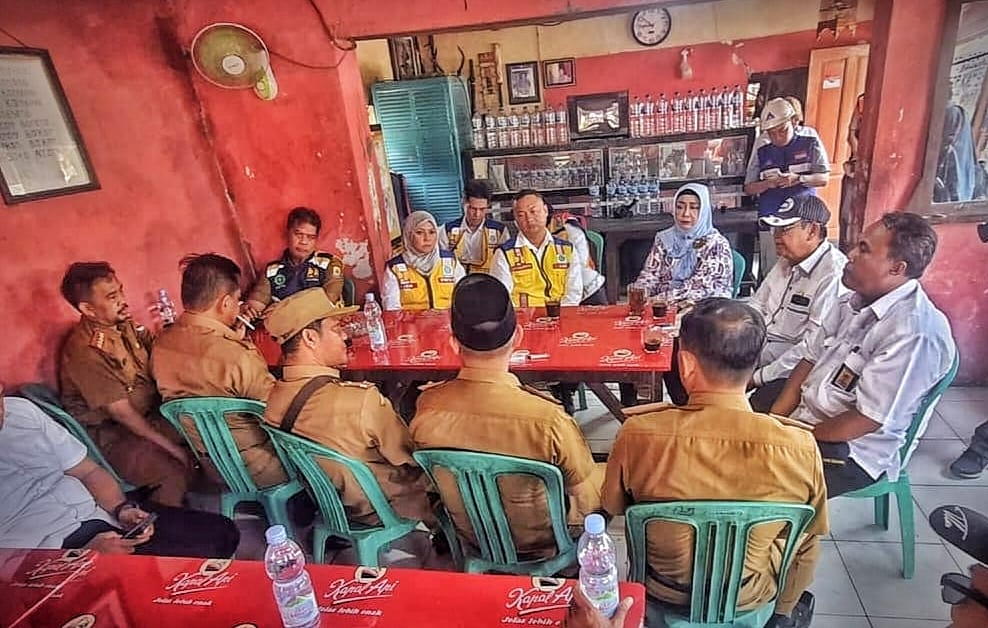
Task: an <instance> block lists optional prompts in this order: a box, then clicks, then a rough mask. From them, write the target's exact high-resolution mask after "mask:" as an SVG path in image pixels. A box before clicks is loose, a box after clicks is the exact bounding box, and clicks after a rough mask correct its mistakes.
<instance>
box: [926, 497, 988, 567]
mask: <svg viewBox="0 0 988 628" xmlns="http://www.w3.org/2000/svg"><path fill="white" fill-rule="evenodd" d="M913 499H915V500H916V504H917V505H918V506H919V508H920V510H922V511H923V518H924V519H928V518H929V515H930V513H931V512H933V510H934V509H935V508H936V507H937V506H946V505H948V504H958V505H960V506H967V507H968V508H974V509H975V510H977V511H979V512H982V513H988V487H985V486H943V487H922V486H917V487H915V488H913ZM944 545H945V546H946V547H947V551H949V552H950V555H951V556H953V557H954V561H955V562H956V563H957V567H958V568H959V569H960V570H961V571H966V570H967V568H968V566H970V565H972V564H973V563H975V562H976V561H975V560H974V559H973V558H971V556H970V555H968V554H967V553H966V552H964V551H963V550H960V549H958V548H956V547H954V546H953V545H951V544H950V543H944Z"/></svg>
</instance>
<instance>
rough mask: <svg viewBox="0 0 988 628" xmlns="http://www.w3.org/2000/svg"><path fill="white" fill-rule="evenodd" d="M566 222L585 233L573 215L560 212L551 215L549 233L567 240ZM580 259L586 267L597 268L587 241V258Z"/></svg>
mask: <svg viewBox="0 0 988 628" xmlns="http://www.w3.org/2000/svg"><path fill="white" fill-rule="evenodd" d="M567 224H569V225H573V226H574V227H576V228H577V229H580V230H581V231H583V232H584V233H586V231H587V230H586V229H584V228H583V225H581V224H580V221H579V219H577V218H576V217H575V216H574V217H571V216H570V215H569V214H562V213H560V214H555V215H554V216H553V217H552V222H551V223H549V233H551V234H552V235H553V237H556V238H559V239H560V240H565V241H567V242H569V232H568V231H566V225H567ZM581 261H582V262H583V265H584V266H586V267H587V268H590V269H592V270H597V262H596V261H595V260H594V259H593V255H592V253H591V252H590V245H589V243H588V244H587V259H585V260H581Z"/></svg>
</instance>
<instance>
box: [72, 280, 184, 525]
mask: <svg viewBox="0 0 988 628" xmlns="http://www.w3.org/2000/svg"><path fill="white" fill-rule="evenodd" d="M62 296H64V297H65V300H66V301H68V302H69V304H70V305H72V307H74V308H76V309H77V310H78V311H79V312H80V313H81V314H82V317H81V318H80V319H79V324H78V325H76V326H75V327H74V328H73V329H72V331H71V332H70V333H69V337H68V339H67V340H66V342H65V345H64V346H63V348H62V356H61V364H60V367H59V379H60V380H61V388H62V405H63V406H65V409H66V411H67V412H68V413H69V414H71V415H72V416H74V417H75V418H76V419H77V420H78V421H79V422H80V423H82V425H83V426H84V427H85V428H86V431H87V432H88V433H89V436H90V437H91V438H92V439H93V442H95V443H96V446H97V447H98V448H99V449H100V451H101V452H102V453H103V455H104V456H105V457H106V459H107V460H108V461H109V462H110V464H111V465H112V466H113V468H114V469H115V470H116V471H117V472H118V473H120V474H121V475H122V476H123V479H125V480H126V481H127V482H130V483H131V484H133V485H135V486H142V485H148V486H157V487H158V488H157V489H156V490H155V491H154V492H153V493H152V494H151V498H152V499H154V501H156V502H158V503H160V504H164V505H166V506H181V505H182V498H183V497H184V496H185V489H186V484H187V473H188V469H189V457H188V454H187V453H186V450H185V449H184V448H183V447H182V446H181V445H179V444H178V443H180V442H181V437H180V436H179V435H178V434H176V433H175V430H173V429H171V427H170V426H168V425H167V423H166V422H165V421H164V420H162V419H161V418H160V417H157V416H155V412H156V410H157V407H158V393H157V391H156V390H155V388H154V382H153V381H152V380H151V370H150V368H149V367H148V353H149V351H150V349H151V342H152V340H153V337H152V335H151V334H150V333H149V332H148V331H147V330H145V329H144V328H137V327H135V326H134V322H133V320H132V318H131V314H130V309H129V306H128V305H127V298H126V297H125V296H124V291H123V285H122V284H121V283H120V281H118V280H117V276H116V273H115V272H114V271H113V268H111V267H110V265H109V264H108V263H106V262H76V263H75V264H72V265H71V266H69V268H68V270H67V271H66V272H65V276H64V277H63V278H62Z"/></svg>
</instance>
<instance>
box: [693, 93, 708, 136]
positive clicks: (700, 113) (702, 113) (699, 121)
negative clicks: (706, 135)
mask: <svg viewBox="0 0 988 628" xmlns="http://www.w3.org/2000/svg"><path fill="white" fill-rule="evenodd" d="M707 99H708V96H707V90H705V89H701V90H700V93H699V94H697V97H696V111H697V118H696V130H697V131H706V130H708V129H707V102H708V100H707Z"/></svg>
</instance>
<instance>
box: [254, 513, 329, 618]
mask: <svg viewBox="0 0 988 628" xmlns="http://www.w3.org/2000/svg"><path fill="white" fill-rule="evenodd" d="M264 538H265V539H267V542H268V549H267V551H265V552H264V569H265V571H267V572H268V577H269V578H271V581H272V589H274V600H275V603H276V604H277V605H278V612H279V613H281V623H282V624H283V625H284V626H285V628H303V627H305V628H308V627H310V626H319V625H320V618H319V606H318V605H317V604H316V594H315V593H314V592H313V590H312V580H310V579H309V574H308V572H307V571H306V570H305V554H303V553H302V548H300V547H299V546H298V545H296V544H295V541H293V540H291V539H290V538H288V534H287V533H286V532H285V526H283V525H274V526H271V527H270V528H268V529H267V532H265V533H264Z"/></svg>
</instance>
